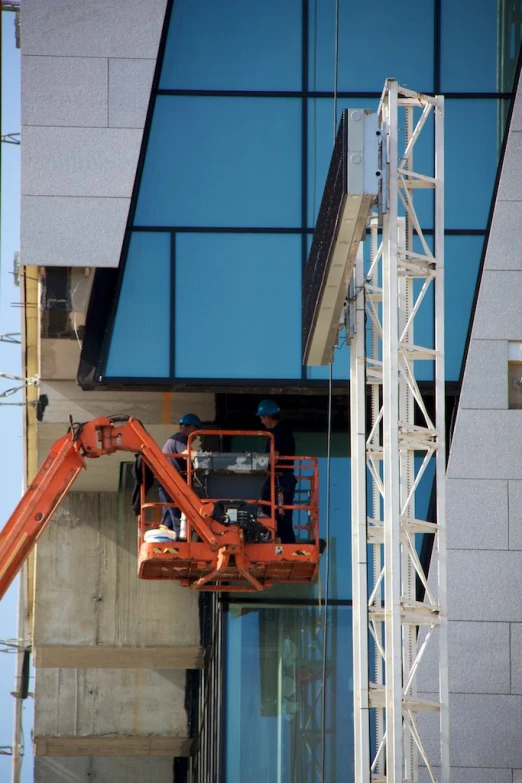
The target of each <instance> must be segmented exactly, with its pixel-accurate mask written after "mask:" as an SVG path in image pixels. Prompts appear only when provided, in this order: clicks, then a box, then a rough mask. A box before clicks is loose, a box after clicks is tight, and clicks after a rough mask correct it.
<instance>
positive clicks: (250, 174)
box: [135, 95, 301, 227]
mask: <svg viewBox="0 0 522 783" xmlns="http://www.w3.org/2000/svg"><path fill="white" fill-rule="evenodd" d="M300 222H301V101H300V100H298V99H292V98H196V97H173V96H164V95H162V96H158V98H157V99H156V106H155V110H154V118H153V121H152V128H151V133H150V137H149V143H148V147H147V154H146V157H145V166H144V170H143V174H142V179H141V185H140V192H139V197H138V205H137V210H136V217H135V225H139V226H239V227H241V226H243V227H246V226H265V227H266V226H274V227H292V226H299V225H300Z"/></svg>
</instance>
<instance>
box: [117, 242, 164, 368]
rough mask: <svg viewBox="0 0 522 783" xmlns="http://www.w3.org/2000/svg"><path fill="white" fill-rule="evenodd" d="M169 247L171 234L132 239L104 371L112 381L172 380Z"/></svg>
mask: <svg viewBox="0 0 522 783" xmlns="http://www.w3.org/2000/svg"><path fill="white" fill-rule="evenodd" d="M170 242H171V239H170V234H167V233H165V234H164V233H159V232H157V233H146V232H143V233H134V234H132V236H131V240H130V243H129V249H128V255H127V260H126V262H125V267H124V271H123V282H122V285H121V290H120V294H119V299H118V303H117V311H116V317H115V321H114V326H113V329H112V335H111V342H110V348H109V356H108V359H107V366H106V369H105V374H106V375H108V376H109V377H110V376H112V377H138V378H166V377H168V375H169V372H170V366H169V351H170V305H171V303H170ZM138 314H139V318H138V317H137V315H138Z"/></svg>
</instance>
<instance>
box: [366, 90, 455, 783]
mask: <svg viewBox="0 0 522 783" xmlns="http://www.w3.org/2000/svg"><path fill="white" fill-rule="evenodd" d="M443 115H444V102H443V98H440V97H429V96H424V95H420V94H418V93H414V92H412V91H410V90H406V89H404V88H402V87H400V86H399V85H398V84H397V82H396V81H395V80H392V79H390V80H388V81H387V82H386V86H385V90H384V92H383V96H382V99H381V103H380V107H379V125H380V130H381V134H382V138H383V144H382V150H383V161H382V163H383V166H382V169H383V189H382V197H381V200H380V204H379V213H378V214H377V213H375V216H374V217H373V218H371V220H370V229H371V241H370V246H371V247H370V255H371V257H370V261H369V264H366V267H367V268H365V263H364V261H363V260H362V258H361V257H360V258H359V260H358V262H357V268H356V281H355V282H356V298H355V302H354V306H355V322H356V331H355V335H354V337H353V339H352V343H351V379H352V380H351V389H352V402H351V405H352V457H353V459H352V466H353V468H352V470H353V473H352V509H353V510H352V514H353V516H352V532H353V539H354V540H353V558H354V561H353V574H354V588H353V603H354V690H355V715H354V721H355V772H356V774H355V779H356V780H357V782H358V783H370V781H372V783H376V782H377V781H386V783H403V781H418V779H419V765H421V766H423V767H424V770H425V775H426V779H427V780H429V781H432V783H436V782H437V783H438V782H439V781H440V782H441V783H448V781H449V774H450V769H449V736H448V735H449V732H448V681H447V610H446V557H445V548H446V540H445V515H444V480H445V470H446V465H445V414H444V405H445V395H444V392H445V388H444V253H443V248H444V225H443V209H444V196H443V179H444V178H443V163H444V159H443V158H444V142H443ZM430 123H431V124H432V126H434V129H435V156H434V158H435V159H434V161H431V160H430V161H429V165H428V166H425V168H427V169H428V170H427V171H417V170H416V168H415V165H414V152H415V149H416V145H417V144H418V140H419V138H422V135H423V131H425V128H426V127H428V126H429V124H430ZM424 135H426V134H425V133H424ZM417 159H418V156H417ZM432 163H433V169H432V168H431V166H432ZM419 188H424V189H426V188H428V189H430V190H432V191H433V193H434V204H435V210H434V211H435V226H434V245H433V248H432V247H431V246H430V242H429V241H428V240H427V239H426V237H425V236H424V234H423V232H422V229H421V227H420V221H419V219H418V216H417V212H416V210H415V193H416V191H417V190H418V189H419ZM429 296H433V301H434V307H433V333H434V335H435V343H434V345H433V346H432V345H425V344H422V343H420V341H419V332H416V329H415V325H416V320H417V318H418V317H419V314H421V315H422V316H423V319H425V318H426V317H427V315H426V313H427V310H424V307H423V305H424V306H425V303H426V301H427V298H428V297H429ZM423 310H424V311H423ZM365 314H366V317H367V323H368V324H369V331H370V334H369V335H367V337H368V339H365ZM426 331H428V332H429V330H426V329H424V330H423V334H426ZM365 346H367V350H366V348H365ZM425 362H428V363H429V364H430V366H431V367H433V370H434V383H435V416H434V417H433V416H430V414H429V412H428V410H427V408H426V405H425V403H424V401H423V398H422V395H421V393H420V390H419V387H418V385H417V381H416V371H417V369H418V368H419V366H420V363H425ZM366 385H369V386H370V399H371V410H370V412H369V414H370V415H369V421H370V426H369V431H368V432H367V430H366V420H367V411H366ZM433 419H434V421H433ZM434 463H435V469H434V473H435V479H436V485H437V520H436V522H431V521H429V520H427V519H423V518H422V517H421V515H420V512H419V508H418V504H417V503H416V494H417V492H418V490H419V485H420V482H421V480H422V478H423V477H424V476H426V474H427V472H428V471H431V470H432V469H433V465H434ZM369 503H370V504H371V509H368V504H369ZM426 534H429V535H432V536H433V537H434V541H435V544H434V548H433V558H432V573H431V574H430V577H429V578H428V574H427V573H426V572H425V570H424V566H423V565H422V563H421V561H420V558H419V556H418V554H417V551H418V544H419V542H420V538H421V536H423V535H426ZM417 581H418V582H419V583H420V584H421V585H422V590H423V595H424V598H423V599H422V600H420V599H419V597H418V596H417V593H416V583H417ZM430 647H436V650H435V658H436V659H437V661H438V669H439V691H438V693H437V694H436V696H434V697H433V698H432V699H429V700H428V699H420V698H419V697H418V694H417V676H418V672H419V668H420V667H421V665H422V661H423V659H424V657H425V655H426V650H428V649H429V648H430ZM427 712H437V713H438V714H439V718H440V719H439V726H440V742H439V750H440V758H439V757H438V758H437V759H436V760H434V759H431V758H430V757H429V753H428V745H427V743H426V741H425V739H426V738H425V736H424V735H425V725H424V722H423V721H422V718H421V716H422V715H423V714H425V713H427ZM371 715H373V717H374V720H373V721H371V720H370V716H371ZM370 725H373V726H375V730H374V733H373V735H372V733H371V729H370ZM435 764H436V765H437V766H435Z"/></svg>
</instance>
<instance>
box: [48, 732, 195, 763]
mask: <svg viewBox="0 0 522 783" xmlns="http://www.w3.org/2000/svg"><path fill="white" fill-rule="evenodd" d="M192 743H193V740H192V739H191V738H190V737H121V736H120V737H38V736H35V737H34V738H33V748H34V755H35V756H170V757H172V758H173V757H174V756H189V755H190V749H191V746H192Z"/></svg>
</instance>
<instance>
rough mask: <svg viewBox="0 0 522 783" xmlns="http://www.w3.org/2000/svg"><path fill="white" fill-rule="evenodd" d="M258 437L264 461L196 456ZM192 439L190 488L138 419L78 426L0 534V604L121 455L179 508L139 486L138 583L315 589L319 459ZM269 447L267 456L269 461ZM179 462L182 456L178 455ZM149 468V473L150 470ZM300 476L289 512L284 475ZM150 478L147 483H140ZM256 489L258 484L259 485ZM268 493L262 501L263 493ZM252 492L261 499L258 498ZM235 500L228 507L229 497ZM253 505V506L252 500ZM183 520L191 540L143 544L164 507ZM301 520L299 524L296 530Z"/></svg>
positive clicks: (246, 457)
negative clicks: (89, 480) (292, 539)
mask: <svg viewBox="0 0 522 783" xmlns="http://www.w3.org/2000/svg"><path fill="white" fill-rule="evenodd" d="M200 434H203V435H205V434H211V435H213V436H215V435H225V436H227V435H230V436H250V437H252V436H255V437H256V438H259V439H262V438H264V439H265V441H264V442H263V441H260V442H261V443H262V445H263V448H262V450H261V451H260V453H247V454H229V453H218V452H201V453H196V452H195V451H194V450H193V448H192V441H193V435H200ZM193 435H192V436H191V437H190V438H189V443H188V448H187V454H186V456H185V458H186V460H187V471H186V478H185V477H183V476H182V475H181V474H180V473H179V472H178V470H176V468H175V467H174V466H173V465H172V464H171V462H170V461H169V459H168V458H167V457H166V455H165V454H163V453H162V451H161V449H160V448H159V447H158V445H157V443H156V442H155V441H154V440H153V439H152V438H151V436H150V435H149V433H148V432H147V431H146V429H145V428H144V427H143V425H142V424H141V423H140V422H139V421H138V420H137V419H134V418H132V417H123V416H113V417H110V418H105V417H100V418H97V419H93V420H92V421H89V422H86V423H85V424H74V423H72V422H71V425H70V427H69V430H68V432H67V434H66V435H64V437H63V438H60V439H58V440H57V441H56V442H55V443H54V445H53V446H52V448H51V450H50V452H49V455H48V457H47V459H46V460H45V462H44V463H43V465H42V467H41V468H40V470H39V471H38V473H37V474H36V476H35V478H34V479H33V481H32V482H31V484H30V486H29V487H28V488H27V491H26V492H25V494H24V496H23V497H22V499H21V500H20V503H19V504H18V506H17V507H16V509H15V511H14V512H13V514H12V515H11V517H10V519H9V520H8V522H7V524H6V525H5V527H4V529H3V530H2V532H1V533H0V598H1V597H2V596H3V595H4V594H5V592H6V590H7V588H8V587H9V585H10V584H11V582H12V581H13V579H14V578H15V576H16V575H17V573H18V571H19V570H20V568H21V567H22V565H23V563H24V561H25V560H26V558H27V557H28V555H29V553H30V552H31V550H32V549H33V547H34V546H35V544H36V542H37V541H38V539H39V537H40V536H41V534H42V533H43V531H44V530H45V528H46V527H47V525H48V524H49V522H50V520H51V517H52V515H53V513H54V512H55V511H56V509H57V508H58V506H59V505H60V503H61V501H62V499H63V498H64V497H65V495H66V494H67V492H68V491H69V489H70V487H71V486H72V484H73V483H74V480H75V479H76V477H77V476H78V474H79V472H80V471H81V470H82V468H84V467H85V461H86V460H87V459H96V458H98V457H103V456H105V455H107V454H113V453H114V452H116V451H127V452H132V453H134V454H140V455H141V456H142V464H143V463H144V467H143V468H142V470H143V471H145V469H146V468H149V469H150V470H151V471H152V473H153V474H154V476H155V478H156V479H157V480H158V481H159V483H160V484H161V485H162V486H163V487H164V489H165V490H166V492H167V493H168V494H169V496H170V497H171V498H172V501H173V502H172V503H171V504H165V503H158V502H147V501H146V499H145V489H144V486H145V484H144V482H143V483H142V485H141V490H140V492H141V496H140V506H141V513H140V515H139V517H138V576H139V577H140V578H141V579H175V580H177V581H179V582H180V583H181V584H182V585H185V586H187V587H191V588H193V589H197V590H213V591H224V590H233V591H235V592H237V591H259V590H263V589H265V588H267V587H271V586H272V585H273V584H274V583H276V582H312V581H314V579H315V577H316V574H317V569H318V563H319V556H320V553H319V525H318V483H317V460H316V459H314V458H312V457H279V458H278V459H277V460H276V459H275V454H274V442H273V437H272V436H271V435H270V434H269V433H267V432H246V431H226V430H211V431H199V432H196V433H194V434H193ZM266 438H268V439H269V441H270V451H269V453H268V454H265V450H264V446H265V443H266ZM180 456H181V455H180ZM145 466H146V468H145ZM292 469H293V470H294V472H295V476H296V479H297V489H296V498H297V500H298V502H296V503H294V505H292V506H283V505H282V503H281V499H280V497H279V493H278V491H277V474H280V473H281V472H282V471H284V470H292ZM143 475H144V474H143ZM256 479H257V483H256ZM264 482H268V484H269V492H266V491H265V492H264V493H263V497H269V500H260V493H259V491H258V490H259V487H260V486H261V484H264ZM253 488H255V491H253ZM227 494H228V495H232V496H231V497H227V496H226V495H227ZM249 495H250V496H249ZM169 505H170V506H176V507H177V508H179V509H180V511H181V513H182V514H183V515H184V522H185V525H186V536H185V538H186V540H183V541H181V540H180V541H163V540H161V535H160V536H159V538H158V539H157V540H154V535H153V536H152V538H153V540H152V541H150V540H146V539H149V538H150V535H149V536H146V533H147V531H148V530H154V529H158V527H159V522H160V519H161V514H162V510H163V508H164V507H165V506H169ZM290 509H292V510H293V514H294V529H295V530H297V531H298V541H297V543H295V544H282V543H280V542H279V540H278V539H277V537H276V527H277V521H276V520H277V515H278V514H282V513H284V511H285V510H287V511H288V510H290ZM296 518H297V521H296Z"/></svg>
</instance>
